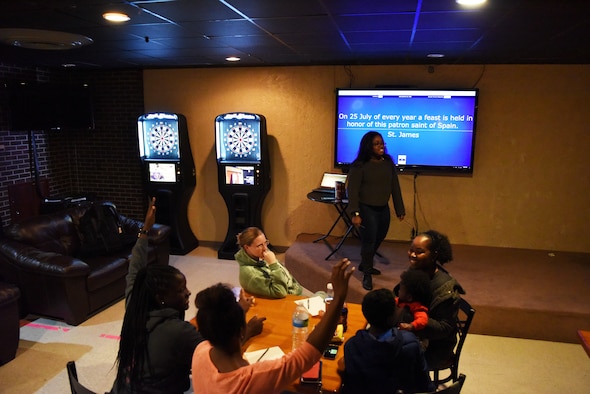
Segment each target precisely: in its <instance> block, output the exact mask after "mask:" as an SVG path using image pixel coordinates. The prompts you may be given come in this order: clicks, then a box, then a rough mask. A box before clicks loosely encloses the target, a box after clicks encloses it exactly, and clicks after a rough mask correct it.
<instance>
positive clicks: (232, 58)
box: [225, 56, 241, 62]
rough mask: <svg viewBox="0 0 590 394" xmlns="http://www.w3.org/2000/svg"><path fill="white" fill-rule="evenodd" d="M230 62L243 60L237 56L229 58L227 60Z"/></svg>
mask: <svg viewBox="0 0 590 394" xmlns="http://www.w3.org/2000/svg"><path fill="white" fill-rule="evenodd" d="M225 60H227V61H228V62H239V61H240V60H241V59H240V58H239V57H237V56H228V57H226V58H225Z"/></svg>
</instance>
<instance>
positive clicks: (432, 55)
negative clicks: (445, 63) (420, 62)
mask: <svg viewBox="0 0 590 394" xmlns="http://www.w3.org/2000/svg"><path fill="white" fill-rule="evenodd" d="M426 57H429V58H433V59H440V58H442V57H445V55H444V54H443V53H429V54H428V55H426Z"/></svg>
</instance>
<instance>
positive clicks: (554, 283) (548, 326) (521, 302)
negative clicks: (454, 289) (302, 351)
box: [285, 234, 590, 343]
mask: <svg viewBox="0 0 590 394" xmlns="http://www.w3.org/2000/svg"><path fill="white" fill-rule="evenodd" d="M320 236H321V235H320V234H299V235H298V236H297V240H296V241H295V242H294V243H293V245H291V246H290V247H289V249H288V250H287V251H286V253H285V265H286V267H287V268H288V269H289V271H291V273H292V274H293V276H295V278H297V280H299V282H301V284H302V285H303V286H304V287H305V288H307V289H309V290H311V291H314V292H315V291H318V290H325V287H326V283H327V282H328V281H329V278H330V272H331V267H332V265H334V263H335V262H336V261H338V260H339V259H341V258H343V257H348V258H349V259H350V260H351V261H352V262H353V264H354V265H355V266H356V267H358V263H359V261H360V243H359V240H358V239H356V238H352V237H351V238H349V239H347V240H346V242H345V243H344V244H343V245H342V248H341V249H340V250H339V251H338V252H336V253H335V254H334V255H333V256H332V257H330V259H329V260H325V258H326V257H327V256H328V255H329V254H330V252H331V251H332V249H331V248H332V247H334V246H335V245H336V244H337V243H338V241H339V240H340V238H337V237H328V238H327V239H326V240H324V241H319V242H316V243H314V242H313V241H314V240H316V239H317V238H319V237H320ZM408 247H409V241H408V242H394V241H386V242H384V244H383V245H382V246H381V248H380V249H379V253H380V254H381V255H382V257H375V268H378V269H379V270H381V271H382V274H381V275H378V276H373V285H374V288H375V289H377V288H388V289H392V288H393V286H394V285H395V284H396V283H397V282H398V281H399V275H400V274H401V272H402V271H403V270H405V269H407V268H408V257H407V249H408ZM453 254H454V260H453V261H452V262H450V263H448V264H446V265H445V268H446V269H447V270H448V271H449V272H450V274H451V275H452V276H453V277H455V278H456V279H457V280H458V281H459V283H461V285H462V286H463V288H464V289H465V291H466V293H467V294H466V295H465V296H464V298H465V299H466V300H467V301H468V302H469V303H470V304H471V305H472V306H473V307H474V308H475V309H476V314H475V318H474V320H473V324H472V326H471V330H470V332H471V333H475V334H483V335H496V336H504V337H513V338H528V339H540V340H547V341H554V342H569V343H578V342H579V338H578V336H577V334H576V332H577V330H578V329H590V301H589V300H590V254H589V253H573V252H551V251H543V250H527V249H515V248H496V247H485V246H469V245H453ZM361 279H362V273H360V272H358V271H357V272H356V273H355V274H354V275H353V278H351V281H350V288H349V292H348V301H349V302H354V303H360V302H361V301H362V298H363V296H364V295H365V294H366V293H367V292H366V290H364V289H363V288H362V285H361Z"/></svg>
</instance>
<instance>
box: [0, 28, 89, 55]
mask: <svg viewBox="0 0 590 394" xmlns="http://www.w3.org/2000/svg"><path fill="white" fill-rule="evenodd" d="M92 42H93V41H92V39H91V38H90V37H86V36H83V35H80V34H72V33H66V32H62V31H53V30H38V29H0V43H3V44H6V45H12V46H15V47H20V48H27V49H42V50H55V51H62V50H68V49H75V48H80V47H82V46H84V45H90V44H92Z"/></svg>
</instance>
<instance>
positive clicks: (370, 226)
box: [348, 131, 406, 290]
mask: <svg viewBox="0 0 590 394" xmlns="http://www.w3.org/2000/svg"><path fill="white" fill-rule="evenodd" d="M390 197H391V198H392V199H393V208H394V209H395V215H396V216H397V218H398V219H399V220H400V221H402V220H404V218H405V216H406V210H405V208H404V201H403V198H402V193H401V188H400V185H399V179H398V177H397V168H396V166H395V163H394V162H393V159H392V158H391V156H390V155H389V154H387V151H386V149H385V143H384V142H383V136H381V134H379V133H378V132H376V131H369V132H368V133H366V134H365V135H364V136H363V138H362V139H361V142H360V144H359V150H358V154H357V157H356V159H355V160H354V161H353V162H352V164H351V166H350V171H349V173H348V201H349V204H348V211H349V213H350V215H351V219H352V224H353V225H354V226H355V227H356V228H357V229H358V230H359V233H360V236H361V263H360V265H359V271H361V272H362V273H363V288H364V289H365V290H372V289H373V277H372V275H379V274H380V273H381V271H379V270H378V269H376V268H375V267H373V258H374V257H375V253H376V252H377V249H379V246H380V245H381V242H383V240H384V239H385V236H386V235H387V231H388V230H389V222H390V219H391V214H390V211H389V198H390Z"/></svg>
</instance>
